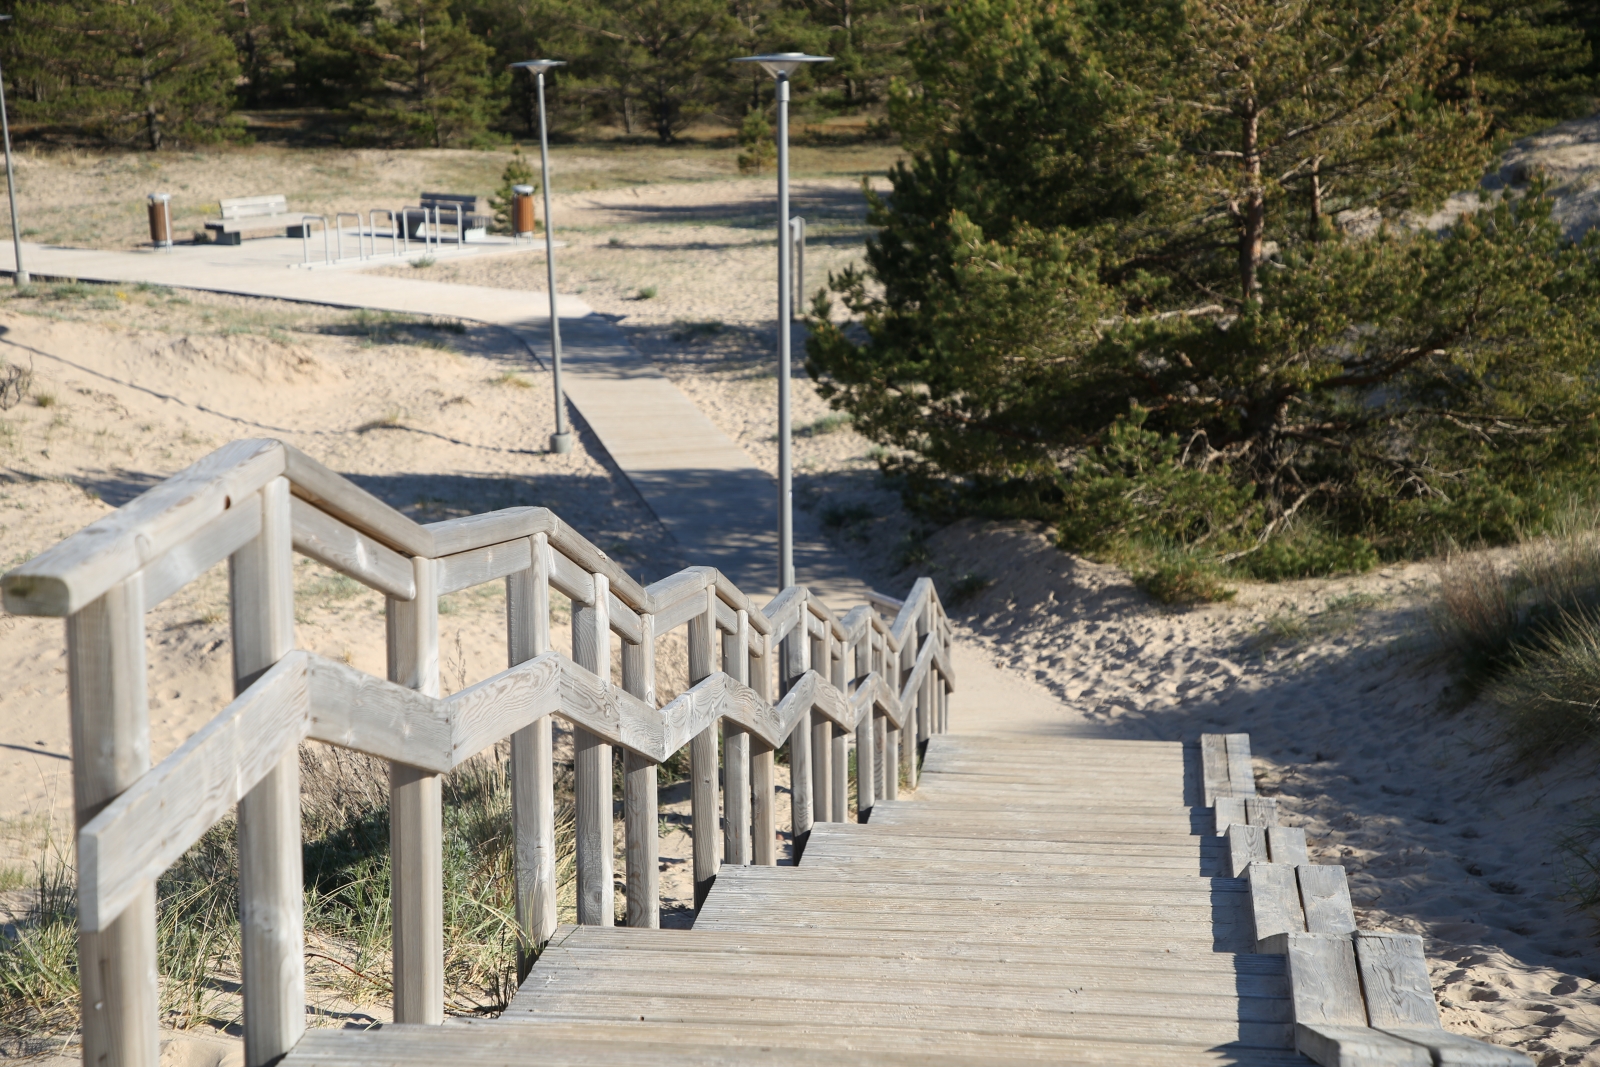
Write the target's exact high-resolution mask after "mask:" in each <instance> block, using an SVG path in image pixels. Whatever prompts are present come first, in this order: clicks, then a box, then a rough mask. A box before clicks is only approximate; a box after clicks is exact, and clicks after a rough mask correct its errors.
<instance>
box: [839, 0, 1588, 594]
mask: <svg viewBox="0 0 1600 1067" xmlns="http://www.w3.org/2000/svg"><path fill="white" fill-rule="evenodd" d="M1450 13H1451V9H1450V8H1448V7H1447V6H1430V5H1428V4H1423V5H1413V4H1409V3H1405V4H1402V3H1391V2H1389V0H1370V2H1365V3H1359V4H1357V5H1356V6H1355V7H1354V8H1350V7H1348V6H1346V7H1341V8H1339V9H1338V10H1337V11H1335V10H1334V9H1331V8H1325V7H1323V8H1318V7H1315V6H1313V5H1298V4H1287V3H1282V2H1280V0H1251V2H1247V3H1244V4H1242V5H1240V4H1232V5H1229V6H1228V7H1227V8H1226V10H1224V8H1223V7H1222V6H1220V5H1218V4H1216V3H1214V2H1213V0H1190V2H1189V3H1186V4H1182V5H1175V6H1171V7H1151V8H1140V9H1124V8H1116V9H1105V8H1098V7H1088V6H1084V7H1081V8H1075V7H1072V6H1069V5H1061V4H1039V3H1035V2H1033V0H992V2H986V3H974V4H965V5H962V6H961V7H959V8H957V9H953V10H951V11H949V12H947V13H946V16H945V17H944V18H943V20H942V21H941V22H940V24H939V26H938V27H937V28H936V31H935V32H934V33H932V34H930V36H929V37H928V39H927V42H926V43H925V44H923V45H920V46H918V47H917V48H915V49H914V50H913V53H914V55H915V58H916V65H917V71H918V73H919V74H920V75H921V78H922V81H921V90H920V92H916V93H912V92H906V93H902V94H901V95H900V97H898V98H897V100H896V103H895V116H896V121H897V123H898V124H899V126H900V128H901V130H902V131H903V133H904V135H905V136H906V138H907V139H908V141H910V142H911V143H913V144H914V145H916V146H917V148H918V151H917V153H916V155H915V157H914V159H913V160H912V162H911V163H910V164H909V165H907V166H904V167H901V168H900V169H898V170H897V171H896V172H895V173H894V174H893V175H892V180H893V183H894V194H893V196H892V198H890V199H880V198H873V200H872V208H871V211H872V213H871V221H872V222H873V224H874V225H876V226H878V227H879V233H878V236H877V239H876V240H875V241H874V242H873V243H872V244H871V245H870V246H869V253H868V260H869V265H870V274H863V273H860V272H853V271H847V272H845V273H844V274H843V275H841V276H839V277H837V278H835V279H834V280H833V286H832V288H833V290H834V292H835V293H836V294H838V295H839V296H840V297H842V298H843V300H844V302H845V303H846V305H847V306H848V307H849V309H850V310H851V311H852V312H853V313H855V315H856V316H857V317H858V319H859V325H858V327H852V328H848V329H846V328H841V327H839V326H837V325H835V324H832V323H830V322H829V321H827V317H826V312H827V310H828V302H827V301H826V300H825V299H824V300H819V303H818V305H817V307H816V308H815V310H816V312H817V315H816V320H815V323H814V332H813V334H812V338H811V340H810V342H809V348H808V352H809V356H810V360H809V364H808V365H809V367H810V369H811V372H812V373H813V375H814V376H817V377H818V378H819V379H821V389H822V391H823V393H824V395H826V396H828V397H829V398H830V399H831V400H832V402H833V403H834V404H835V406H838V407H841V408H843V409H844V410H847V411H849V412H850V413H851V414H852V415H854V417H855V420H856V428H857V429H858V431H859V432H861V433H863V434H864V435H866V436H867V437H869V438H871V439H873V440H876V441H880V442H883V443H885V444H890V445H894V446H896V447H897V449H899V450H901V452H902V454H909V456H910V457H911V458H910V459H909V460H899V461H893V462H891V464H890V466H891V468H892V469H893V470H894V472H895V473H897V474H899V475H901V476H902V477H903V479H904V485H905V486H906V490H907V496H908V500H909V501H910V502H911V503H912V504H913V505H914V506H919V507H924V508H937V509H941V510H947V509H949V508H952V507H956V508H965V509H968V510H974V511H979V512H982V513H987V514H993V515H1027V516H1033V517H1038V518H1046V519H1051V520H1054V521H1056V522H1057V523H1058V524H1059V528H1060V531H1061V537H1062V541H1063V544H1065V545H1066V546H1068V547H1073V548H1080V549H1088V550H1091V551H1099V552H1103V553H1109V554H1111V555H1113V556H1117V557H1119V558H1123V559H1124V561H1125V562H1127V563H1128V564H1129V565H1130V566H1132V567H1134V568H1135V569H1136V570H1137V569H1138V568H1139V567H1140V566H1144V563H1143V562H1142V561H1144V560H1147V559H1148V560H1156V559H1166V560H1167V561H1168V562H1167V563H1164V564H1162V567H1163V570H1162V574H1168V573H1169V572H1170V574H1171V575H1172V576H1173V577H1172V580H1171V581H1169V580H1168V579H1167V578H1161V579H1160V581H1161V582H1162V583H1164V584H1166V585H1169V586H1172V588H1173V589H1174V590H1182V589H1185V588H1190V587H1194V586H1195V584H1196V581H1195V576H1196V575H1198V574H1199V573H1200V571H1199V570H1196V568H1200V569H1201V570H1203V569H1204V568H1207V567H1209V568H1211V569H1213V570H1217V569H1218V568H1221V571H1220V572H1219V573H1247V574H1254V575H1256V576H1259V577H1266V578H1284V577H1291V576H1297V575H1301V574H1306V573H1317V572H1325V571H1328V570H1346V569H1361V568H1364V567H1367V566H1371V565H1372V563H1373V562H1375V561H1376V559H1377V558H1378V557H1379V556H1380V555H1384V554H1386V555H1404V554H1409V553H1413V552H1417V551H1425V550H1428V549H1430V548H1431V547H1433V545H1434V544H1436V543H1438V542H1439V541H1441V540H1442V539H1444V538H1447V537H1457V538H1463V539H1464V538H1475V539H1476V538H1481V539H1485V540H1504V539H1505V538H1507V537H1509V536H1511V535H1512V534H1513V533H1514V532H1515V531H1516V530H1518V529H1532V528H1537V527H1538V526H1539V524H1540V522H1541V521H1543V520H1544V519H1546V518H1548V517H1549V516H1550V515H1551V514H1553V511H1554V510H1555V509H1558V508H1559V507H1560V506H1561V503H1562V501H1563V500H1565V499H1566V498H1568V497H1569V496H1570V495H1571V494H1572V493H1573V492H1574V491H1577V490H1580V489H1582V488H1583V487H1585V486H1587V485H1589V484H1592V482H1593V481H1594V479H1595V476H1596V473H1597V470H1596V460H1595V459H1594V458H1593V457H1595V455H1596V451H1595V445H1596V444H1597V443H1600V442H1597V441H1596V437H1597V426H1596V419H1595V413H1596V411H1597V409H1600V395H1597V385H1596V376H1595V374H1594V370H1595V365H1596V357H1597V355H1600V342H1596V340H1595V337H1596V333H1595V330H1596V326H1597V325H1600V323H1597V321H1596V319H1597V314H1600V271H1597V267H1596V258H1595V257H1596V252H1597V250H1600V244H1595V243H1589V244H1585V245H1583V246H1574V245H1571V244H1568V243H1565V242H1564V241H1563V239H1562V238H1561V236H1560V233H1559V231H1558V228H1557V227H1556V226H1555V225H1554V224H1553V222H1552V221H1551V219H1550V204H1549V201H1548V200H1547V199H1546V198H1545V197H1544V196H1543V194H1542V191H1541V190H1539V189H1537V188H1535V189H1534V190H1533V191H1532V192H1531V193H1530V194H1529V195H1528V196H1526V197H1525V198H1524V199H1522V200H1519V201H1515V202H1506V203H1501V204H1498V205H1496V206H1495V207H1493V208H1492V209H1490V210H1486V211H1484V212H1482V213H1480V214H1479V215H1477V216H1472V217H1467V218H1463V219H1462V220H1460V221H1459V222H1458V223H1457V224H1456V225H1454V226H1453V227H1452V228H1451V229H1449V230H1448V231H1446V232H1444V233H1442V234H1438V235H1435V234H1431V233H1427V232H1419V231H1416V230H1414V229H1412V228H1410V227H1409V226H1408V225H1405V224H1404V223H1403V221H1402V220H1404V219H1405V218H1407V217H1409V213H1411V212H1427V211H1430V210H1433V209H1435V208H1436V207H1437V205H1439V204H1440V203H1441V202H1442V201H1443V199H1444V197H1445V196H1446V195H1447V194H1448V193H1450V192H1451V191H1452V190H1455V189H1459V188H1464V187H1468V186H1470V185H1471V184H1473V182H1474V180H1475V178H1476V176H1477V175H1478V174H1480V173H1481V172H1482V169H1483V168H1484V167H1485V166H1487V165H1488V163H1489V161H1490V160H1491V158H1492V153H1491V141H1492V139H1493V137H1494V136H1495V134H1494V131H1493V129H1492V126H1491V123H1490V122H1489V121H1488V119H1487V118H1486V117H1485V115H1484V114H1483V113H1482V112H1480V111H1479V110H1475V108H1474V106H1465V105H1458V104H1455V103H1451V102H1448V101H1445V100H1443V99H1441V98H1440V97H1439V96H1437V95H1432V90H1433V89H1434V88H1436V87H1442V86H1443V85H1444V84H1445V83H1446V82H1447V81H1448V79H1449V78H1450V77H1452V76H1453V74H1452V71H1453V69H1454V68H1453V67H1452V60H1451V55H1450V46H1451V44H1452V41H1453V38H1452V37H1451V33H1452V32H1453V31H1452V22H1451V20H1450ZM1344 212H1359V214H1360V215H1362V216H1365V217H1367V218H1369V219H1371V220H1372V222H1371V226H1370V227H1369V228H1368V235H1364V236H1358V235H1357V233H1356V232H1354V231H1350V230H1347V228H1346V226H1347V224H1348V223H1349V220H1350V218H1351V216H1348V215H1344V214H1341V213H1344ZM1373 228H1375V232H1371V230H1372V229H1373ZM873 281H876V282H878V283H880V284H881V289H875V288H874V287H873V286H871V284H870V283H871V282H873ZM1130 404H1132V405H1134V408H1135V410H1134V414H1133V416H1132V417H1130V415H1129V412H1130V407H1129V405H1130ZM1186 560H1187V561H1191V562H1183V561H1186ZM1174 561H1177V562H1174ZM1152 573H1154V572H1152ZM1185 595H1187V594H1185Z"/></svg>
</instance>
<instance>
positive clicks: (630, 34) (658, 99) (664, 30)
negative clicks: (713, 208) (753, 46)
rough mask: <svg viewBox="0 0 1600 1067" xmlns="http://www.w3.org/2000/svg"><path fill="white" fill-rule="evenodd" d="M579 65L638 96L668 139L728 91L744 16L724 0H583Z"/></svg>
mask: <svg viewBox="0 0 1600 1067" xmlns="http://www.w3.org/2000/svg"><path fill="white" fill-rule="evenodd" d="M574 21H575V23H576V25H577V27H578V28H579V29H580V30H581V31H582V32H583V33H584V34H585V36H586V38H587V49H586V59H585V62H584V63H583V65H582V67H581V68H580V71H579V73H580V74H584V75H587V77H588V78H589V79H590V80H591V81H592V82H595V83H598V84H600V85H603V86H607V87H609V88H611V89H612V90H614V91H616V92H618V93H620V94H623V95H625V96H627V97H629V98H632V99H637V100H639V101H640V102H641V103H642V104H643V105H644V109H645V111H646V113H647V114H648V117H649V125H650V127H651V129H652V130H653V132H654V133H655V135H656V138H657V140H659V141H660V142H661V143H662V144H670V143H672V142H673V141H674V140H676V138H677V136H678V134H679V133H681V132H682V131H683V129H684V128H685V127H686V126H688V125H689V124H690V123H691V122H693V121H694V120H695V119H697V118H699V117H701V116H703V115H706V114H709V113H710V112H712V111H713V110H714V109H715V108H716V107H717V106H718V105H719V104H720V103H722V102H723V101H724V100H726V99H727V97H728V96H729V92H730V88H731V86H732V84H733V77H734V71H733V64H732V63H730V62H729V61H730V60H731V59H732V58H733V57H734V56H736V55H738V54H739V52H738V46H739V43H740V32H739V24H738V22H737V21H736V20H735V19H734V18H733V16H732V14H731V13H730V10H729V6H728V4H727V3H726V2H725V0H584V5H583V6H582V7H581V8H580V9H578V11H577V13H576V15H575V19H574Z"/></svg>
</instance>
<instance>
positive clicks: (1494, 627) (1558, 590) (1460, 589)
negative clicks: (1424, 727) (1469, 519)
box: [1432, 507, 1600, 761]
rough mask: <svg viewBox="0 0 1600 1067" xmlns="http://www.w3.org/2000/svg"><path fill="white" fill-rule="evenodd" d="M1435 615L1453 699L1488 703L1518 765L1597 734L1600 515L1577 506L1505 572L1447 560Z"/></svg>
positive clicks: (1479, 560)
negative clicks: (1453, 669) (1454, 671)
mask: <svg viewBox="0 0 1600 1067" xmlns="http://www.w3.org/2000/svg"><path fill="white" fill-rule="evenodd" d="M1432 614H1433V623H1434V627H1435V630H1436V631H1437V632H1438V634H1439V636H1440V638H1441V639H1442V642H1443V644H1444V646H1445V648H1446V649H1447V650H1448V651H1449V653H1450V654H1451V655H1452V657H1453V658H1454V659H1455V661H1456V663H1457V665H1458V667H1459V670H1460V675H1461V682H1460V685H1459V686H1458V687H1457V690H1456V696H1457V698H1458V699H1463V700H1465V699H1471V698H1473V697H1477V696H1483V697H1484V698H1486V699H1487V700H1488V701H1489V703H1490V704H1491V705H1492V706H1494V707H1495V708H1496V709H1497V710H1498V711H1499V713H1500V715H1501V717H1502V722H1503V724H1504V727H1505V734H1506V740H1507V742H1508V744H1509V745H1510V746H1511V747H1512V749H1513V751H1514V752H1515V754H1516V756H1517V758H1518V759H1520V760H1523V761H1536V760H1539V759H1542V758H1544V757H1547V756H1550V755H1553V754H1555V753H1558V752H1560V751H1562V750H1564V749H1566V748H1568V747H1570V746H1572V745H1575V744H1579V743H1582V742H1584V741H1587V740H1589V739H1591V738H1593V737H1595V736H1597V735H1600V511H1597V510H1596V509H1594V508H1592V507H1585V508H1574V509H1573V510H1572V511H1571V512H1570V514H1569V515H1568V516H1567V517H1566V518H1565V519H1564V520H1563V521H1561V522H1560V523H1558V524H1557V525H1556V527H1555V528H1554V530H1553V531H1552V532H1551V533H1550V534H1549V535H1548V536H1545V537H1540V538H1536V539H1530V540H1528V541H1525V542H1523V543H1522V544H1521V545H1520V546H1518V548H1517V550H1516V553H1515V556H1514V557H1513V559H1512V561H1511V565H1510V566H1509V567H1496V565H1495V564H1494V562H1493V561H1492V560H1490V559H1489V558H1488V557H1485V556H1482V555H1478V556H1461V555H1455V556H1450V557H1447V558H1446V559H1445V560H1444V561H1443V562H1442V563H1441V564H1440V566H1439V592H1438V597H1437V599H1436V601H1435V604H1434V609H1433V613H1432Z"/></svg>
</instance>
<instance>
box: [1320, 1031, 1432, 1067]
mask: <svg viewBox="0 0 1600 1067" xmlns="http://www.w3.org/2000/svg"><path fill="white" fill-rule="evenodd" d="M1295 1047H1296V1048H1297V1049H1298V1050H1299V1051H1300V1052H1301V1053H1302V1054H1303V1055H1305V1056H1308V1057H1310V1058H1311V1059H1313V1060H1315V1061H1316V1062H1317V1063H1320V1064H1322V1067H1429V1065H1430V1064H1432V1063H1433V1060H1432V1058H1431V1057H1430V1056H1429V1055H1428V1051H1427V1050H1426V1049H1424V1048H1421V1047H1420V1046H1417V1045H1413V1044H1410V1043H1409V1042H1405V1041H1401V1040H1399V1039H1397V1038H1394V1037H1390V1036H1389V1035H1388V1034H1385V1033H1383V1032H1382V1031H1380V1030H1373V1029H1370V1028H1369V1027H1365V1026H1334V1025H1330V1024H1327V1023H1299V1022H1297V1023H1296V1024H1295Z"/></svg>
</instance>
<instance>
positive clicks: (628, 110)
mask: <svg viewBox="0 0 1600 1067" xmlns="http://www.w3.org/2000/svg"><path fill="white" fill-rule="evenodd" d="M622 128H623V129H624V130H625V131H626V132H627V134H628V136H629V137H632V136H633V97H631V96H629V95H628V94H627V93H623V94H622Z"/></svg>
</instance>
